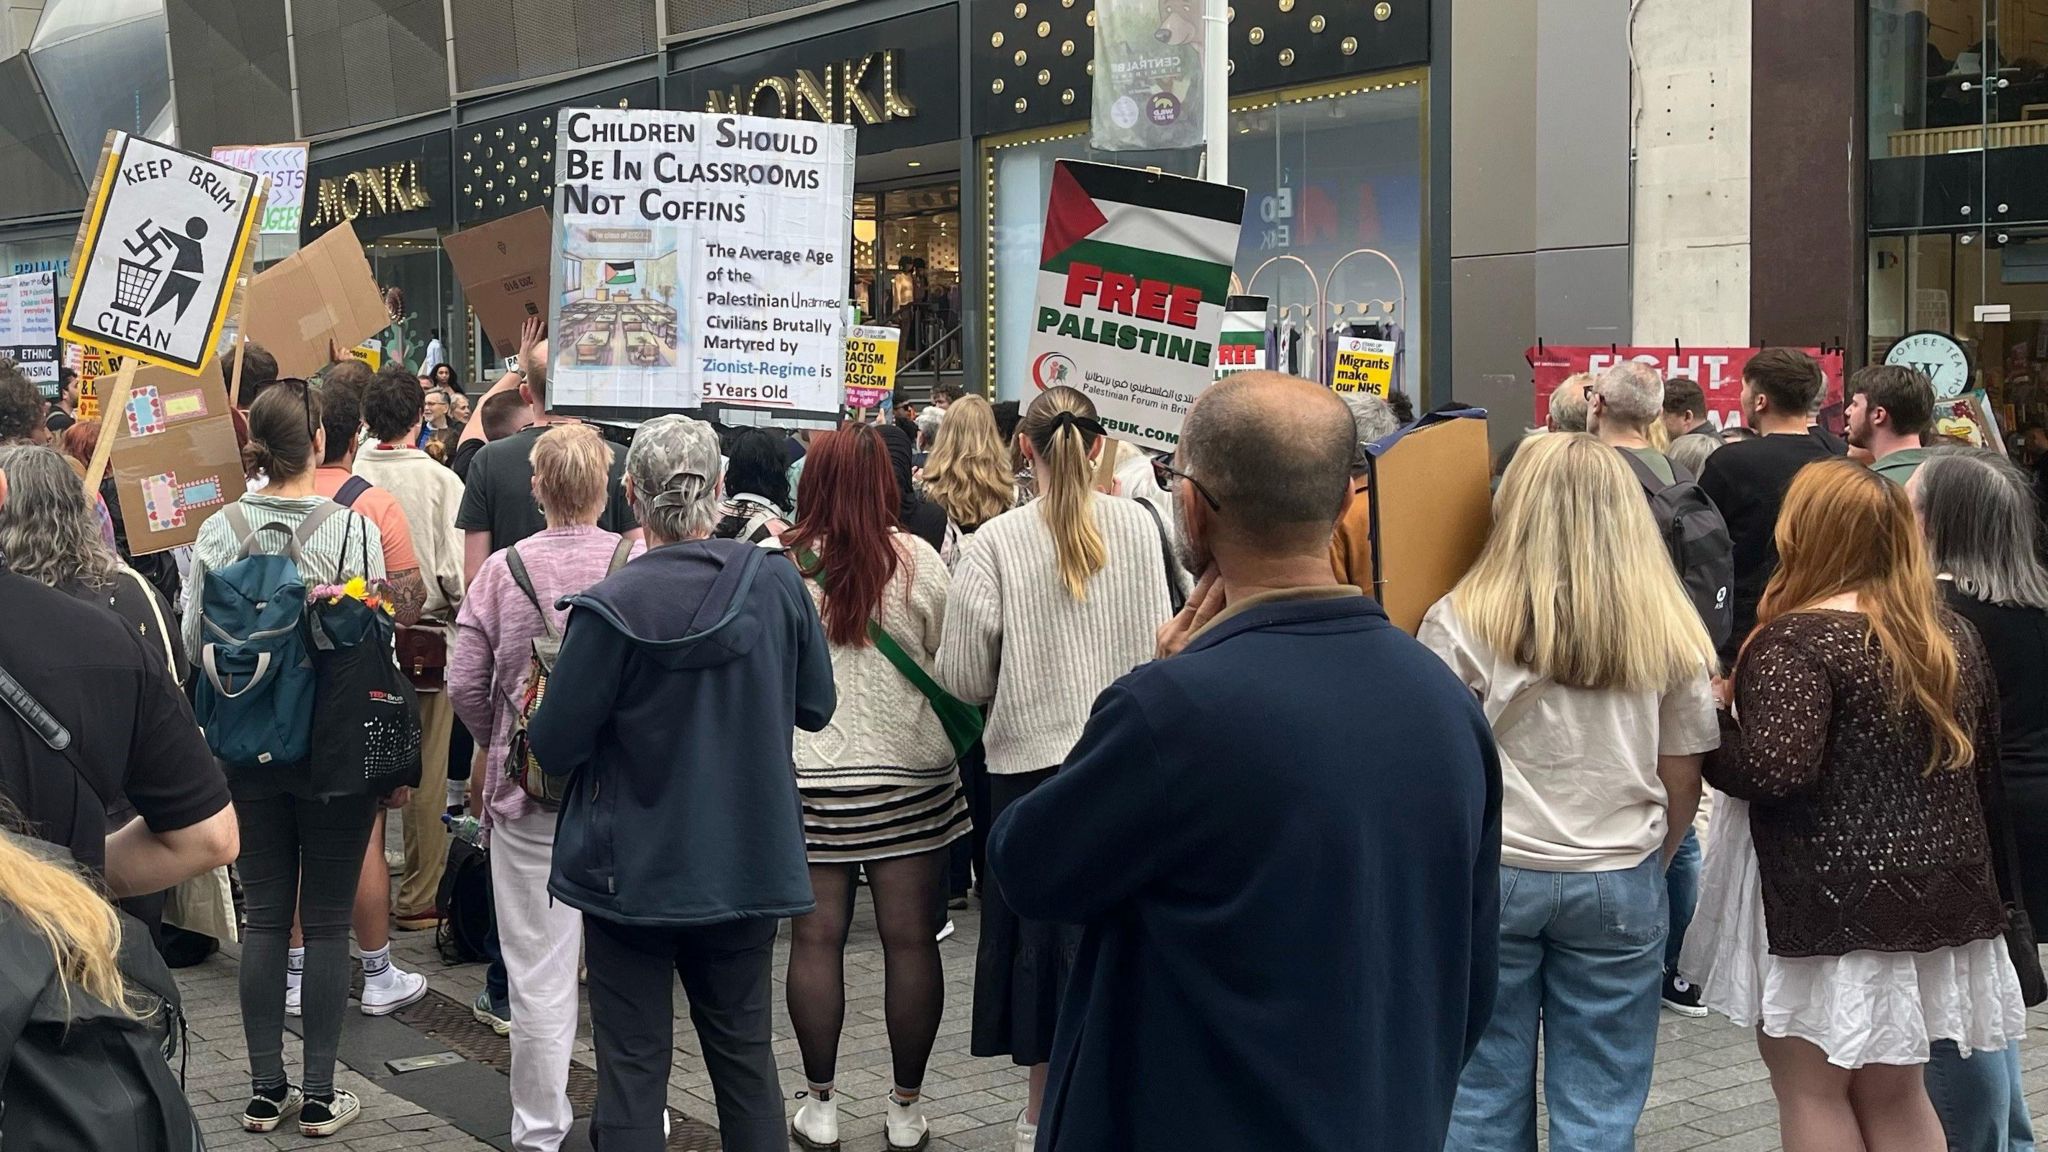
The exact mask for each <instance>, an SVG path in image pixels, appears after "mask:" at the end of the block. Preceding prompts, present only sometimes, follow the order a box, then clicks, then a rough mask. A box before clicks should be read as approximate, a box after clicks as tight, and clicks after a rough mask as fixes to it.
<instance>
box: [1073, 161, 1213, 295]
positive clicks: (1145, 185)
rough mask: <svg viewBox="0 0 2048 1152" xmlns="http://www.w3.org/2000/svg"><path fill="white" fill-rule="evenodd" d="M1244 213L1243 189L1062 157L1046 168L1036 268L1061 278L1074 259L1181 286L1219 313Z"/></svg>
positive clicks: (1137, 276) (1139, 277) (1139, 169)
mask: <svg viewBox="0 0 2048 1152" xmlns="http://www.w3.org/2000/svg"><path fill="white" fill-rule="evenodd" d="M1243 214H1244V189H1242V188H1232V187H1230V186H1228V185H1224V184H1208V183H1203V182H1201V181H1193V180H1161V179H1158V178H1156V177H1155V176H1154V174H1152V173H1150V172H1147V171H1145V170H1143V169H1141V168H1120V167H1117V166H1115V165H1112V164H1088V163H1083V162H1080V161H1074V160H1061V161H1058V162H1057V163H1055V164H1054V165H1053V172H1052V196H1051V198H1050V201H1049V202H1048V204H1047V206H1046V212H1045V245H1044V248H1043V249H1042V251H1041V253H1040V257H1039V261H1040V263H1039V268H1040V271H1041V272H1042V273H1049V274H1053V275H1057V276H1065V275H1066V272H1067V266H1068V265H1070V264H1072V263H1075V262H1077V261H1079V262H1081V263H1086V264H1093V265H1096V266H1097V267H1099V268H1102V269H1103V270H1104V271H1114V272H1122V273H1125V274H1127V275H1130V276H1134V277H1136V278H1138V279H1140V280H1163V281H1166V282H1168V283H1171V284H1185V285H1189V286H1191V287H1194V288H1199V289H1200V290H1201V293H1202V300H1203V301H1204V302H1205V303H1214V304H1215V305H1216V306H1218V307H1219V308H1220V307H1221V306H1222V304H1223V298H1224V297H1225V296H1226V295H1227V294H1228V293H1229V291H1230V266H1231V263H1232V261H1234V260H1235V259H1236V257H1237V237H1238V226H1239V222H1240V220H1241V218H1242V217H1243Z"/></svg>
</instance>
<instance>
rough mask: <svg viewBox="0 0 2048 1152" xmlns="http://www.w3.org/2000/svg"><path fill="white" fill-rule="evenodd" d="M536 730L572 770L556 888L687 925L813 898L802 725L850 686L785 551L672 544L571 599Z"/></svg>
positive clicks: (795, 906)
mask: <svg viewBox="0 0 2048 1152" xmlns="http://www.w3.org/2000/svg"><path fill="white" fill-rule="evenodd" d="M564 603H566V604H568V605H569V606H570V611H569V623H568V626H567V629H566V630H565V632H564V633H563V638H562V651H561V655H560V656H559V657H558V658H557V659H556V661H555V670H554V673H553V675H551V676H550V677H549V678H548V690H547V696H546V697H545V699H544V700H543V701H542V703H541V706H540V708H539V709H538V710H537V711H536V712H535V713H534V716H533V720H532V722H531V724H530V725H529V728H528V736H529V738H530V740H531V741H532V744H533V752H534V755H535V757H536V758H537V759H539V761H540V763H541V764H542V765H543V766H544V767H545V769H546V770H547V772H548V773H549V774H550V775H565V776H571V777H573V779H572V780H571V782H570V788H569V792H568V796H567V797H566V798H565V799H564V801H563V804H562V813H561V818H560V820H559V822H558V823H557V825H556V831H555V856H554V870H553V873H552V874H551V875H550V877H549V879H548V891H549V892H550V893H552V894H553V895H554V896H555V898H556V899H558V900H561V901H562V902H563V903H565V904H568V905H570V906H572V907H575V908H579V909H581V910H582V911H583V912H585V913H587V914H589V915H592V916H597V917H601V918H603V919H605V920H610V921H614V922H617V923H621V924H637V925H647V926H660V927H688V926H692V925H703V924H718V923H723V922H725V921H729V920H738V919H744V918H747V917H757V916H770V917H778V918H779V917H786V916H796V915H800V914H802V913H805V912H809V911H810V910H811V908H812V900H811V880H810V873H809V871H808V869H807V868H806V866H805V863H804V830H803V816H802V809H801V806H800V802H799V801H798V799H797V791H796V773H795V768H794V754H793V752H792V749H791V743H792V741H793V740H794V737H795V730H796V729H797V728H802V729H804V730H805V731H809V732H815V731H817V730H818V729H820V728H823V727H824V726H825V723H826V721H828V720H830V719H831V718H832V710H833V708H834V707H835V706H836V705H837V701H838V697H837V695H836V691H835V689H834V688H833V683H832V658H831V655H830V652H829V650H828V648H827V647H826V642H825V630H824V627H823V626H822V625H821V624H820V623H819V622H818V613H817V610H816V609H815V608H813V607H812V605H811V598H810V596H809V595H808V594H807V593H806V592H805V591H804V589H803V585H802V582H801V580H800V579H799V577H798V576H797V572H796V566H795V565H793V564H791V563H790V562H789V561H788V560H787V559H785V558H784V557H783V556H781V555H780V554H778V553H773V552H768V551H764V550H763V549H761V548H758V547H756V546H754V545H752V544H747V543H743V542H741V541H737V540H694V541H689V542H686V543H682V544H669V545H665V546H663V547H660V548H656V549H654V550H652V551H650V552H648V553H646V554H645V555H643V556H641V557H640V558H638V559H636V560H634V561H633V562H632V563H630V564H627V565H626V566H625V567H624V568H621V569H619V570H618V571H617V572H615V573H613V574H612V575H610V576H608V577H606V578H605V579H604V580H603V581H601V582H599V583H598V584H597V585H595V586H594V587H592V588H590V589H589V590H588V591H586V592H584V593H583V594H582V595H580V596H571V597H569V598H568V599H567V600H565V601H564Z"/></svg>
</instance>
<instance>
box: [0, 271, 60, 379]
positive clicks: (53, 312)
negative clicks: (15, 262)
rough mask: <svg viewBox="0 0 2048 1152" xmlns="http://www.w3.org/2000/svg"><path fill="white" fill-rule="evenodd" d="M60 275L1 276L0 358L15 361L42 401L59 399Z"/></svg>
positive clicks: (45, 273) (37, 273)
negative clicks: (58, 319) (58, 309)
mask: <svg viewBox="0 0 2048 1152" xmlns="http://www.w3.org/2000/svg"><path fill="white" fill-rule="evenodd" d="M62 355H63V351H62V346H61V345H60V344H59V343H58V340H57V274H56V273H55V272H30V273H27V274H26V275H22V276H7V277H0V359H6V360H12V361H14V363H15V365H16V366H17V367H19V368H20V369H21V374H22V375H23V376H26V377H28V380H29V383H31V384H34V385H35V386H36V391H38V392H40V393H42V395H43V399H45V400H55V399H56V398H57V388H58V385H57V381H58V372H57V370H58V369H59V368H61V367H62V366H63V365H62V364H60V363H59V360H60V358H61V357H62Z"/></svg>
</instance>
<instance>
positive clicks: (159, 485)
mask: <svg viewBox="0 0 2048 1152" xmlns="http://www.w3.org/2000/svg"><path fill="white" fill-rule="evenodd" d="M224 495H225V493H224V491H223V489H222V487H221V482H220V477H218V476H208V477H206V478H204V479H201V480H192V481H188V482H186V483H182V484H181V483H179V482H178V474H177V473H175V472H159V473H157V474H156V475H153V476H145V477H143V479H142V505H143V507H144V509H146V510H147V511H148V513H149V530H150V531H152V532H168V531H170V530H171V529H173V528H182V527H184V525H185V513H186V512H188V511H190V510H192V509H195V508H209V507H212V506H213V505H215V504H219V503H221V502H222V499H223V498H224Z"/></svg>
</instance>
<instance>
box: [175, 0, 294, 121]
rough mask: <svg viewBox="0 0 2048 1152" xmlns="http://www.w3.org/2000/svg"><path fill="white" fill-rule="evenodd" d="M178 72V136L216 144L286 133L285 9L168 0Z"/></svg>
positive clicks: (246, 0) (224, 0) (234, 0)
mask: <svg viewBox="0 0 2048 1152" xmlns="http://www.w3.org/2000/svg"><path fill="white" fill-rule="evenodd" d="M164 15H165V18H166V20H167V21H168V22H169V28H170V40H171V64H172V68H173V71H174V73H175V74H176V76H177V78H178V139H179V141H180V142H181V143H182V144H183V145H184V146H185V147H186V148H190V149H193V150H195V151H201V152H203V151H205V150H206V149H208V148H211V147H213V146H214V145H216V144H267V143H272V142H275V141H281V140H289V139H292V104H291V65H290V62H289V60H288V58H287V56H286V45H285V27H284V7H283V6H282V5H280V4H274V3H273V4H262V3H255V2H254V0H166V2H165V5H164Z"/></svg>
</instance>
